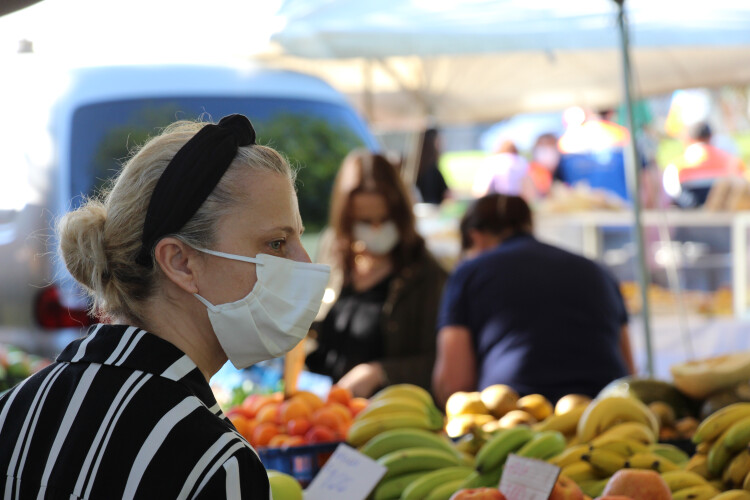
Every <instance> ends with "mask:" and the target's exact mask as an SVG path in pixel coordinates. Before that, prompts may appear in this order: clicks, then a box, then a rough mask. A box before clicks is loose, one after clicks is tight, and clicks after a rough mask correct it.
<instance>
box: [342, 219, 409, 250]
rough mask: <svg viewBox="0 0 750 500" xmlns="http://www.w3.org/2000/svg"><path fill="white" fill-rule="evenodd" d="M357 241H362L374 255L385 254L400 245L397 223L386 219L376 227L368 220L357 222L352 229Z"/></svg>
mask: <svg viewBox="0 0 750 500" xmlns="http://www.w3.org/2000/svg"><path fill="white" fill-rule="evenodd" d="M352 236H354V240H355V241H361V242H362V243H364V244H365V248H366V249H367V251H368V252H370V253H371V254H373V255H385V254H387V253H389V252H390V251H391V250H393V248H394V247H395V246H396V245H398V240H399V234H398V228H397V227H396V223H395V222H393V221H392V220H389V221H386V222H384V223H382V224H381V225H380V227H378V228H376V227H374V226H373V225H372V224H367V223H366V222H357V223H356V224H354V229H353V231H352Z"/></svg>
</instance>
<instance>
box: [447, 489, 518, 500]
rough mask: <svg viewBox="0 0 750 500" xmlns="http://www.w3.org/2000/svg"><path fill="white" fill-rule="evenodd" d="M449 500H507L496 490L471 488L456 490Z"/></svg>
mask: <svg viewBox="0 0 750 500" xmlns="http://www.w3.org/2000/svg"><path fill="white" fill-rule="evenodd" d="M450 500H508V499H507V498H506V497H505V495H503V494H502V493H501V492H500V490H498V489H497V488H471V489H464V490H458V491H457V492H455V493H454V494H453V495H452V496H451V497H450Z"/></svg>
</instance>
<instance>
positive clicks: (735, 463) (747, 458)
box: [721, 449, 750, 490]
mask: <svg viewBox="0 0 750 500" xmlns="http://www.w3.org/2000/svg"><path fill="white" fill-rule="evenodd" d="M748 473H750V450H747V449H744V450H742V451H741V452H739V453H738V454H736V455H735V456H734V457H733V458H732V460H730V461H729V465H727V466H726V467H725V468H724V473H723V474H722V476H721V479H722V481H723V482H724V487H725V488H727V489H730V490H731V489H733V488H742V483H743V482H744V481H745V476H747V474H748Z"/></svg>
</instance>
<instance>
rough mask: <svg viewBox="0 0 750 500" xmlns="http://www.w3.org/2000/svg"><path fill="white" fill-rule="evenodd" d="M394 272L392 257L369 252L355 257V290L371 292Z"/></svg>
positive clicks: (352, 280) (353, 279)
mask: <svg viewBox="0 0 750 500" xmlns="http://www.w3.org/2000/svg"><path fill="white" fill-rule="evenodd" d="M392 272H393V259H392V258H391V256H390V255H372V254H370V253H367V252H362V253H357V254H355V256H354V267H353V269H352V277H351V278H352V279H351V283H352V286H353V287H354V289H355V290H357V291H360V292H361V291H364V290H369V289H370V288H372V287H373V286H375V285H377V284H378V283H380V282H381V281H382V280H383V279H384V278H385V277H387V276H388V275H389V274H391V273H392Z"/></svg>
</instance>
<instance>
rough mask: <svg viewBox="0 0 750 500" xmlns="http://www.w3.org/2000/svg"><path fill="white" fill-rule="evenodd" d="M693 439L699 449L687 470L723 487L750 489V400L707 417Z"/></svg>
mask: <svg viewBox="0 0 750 500" xmlns="http://www.w3.org/2000/svg"><path fill="white" fill-rule="evenodd" d="M693 442H694V443H695V444H696V445H697V448H696V449H697V453H696V454H695V455H694V456H693V457H692V458H691V459H690V461H689V462H688V464H687V465H686V467H685V468H686V470H689V471H691V472H694V473H695V474H696V475H698V476H701V477H703V478H704V479H706V480H709V481H710V483H712V484H713V485H714V486H718V487H721V489H729V490H732V489H742V490H746V491H750V449H749V448H748V446H749V445H750V403H735V404H732V405H729V406H726V407H724V408H722V409H720V410H718V411H717V412H715V413H713V414H711V415H709V416H708V417H706V418H705V419H704V420H703V422H701V424H700V425H699V426H698V429H697V430H696V431H695V435H694V436H693ZM748 498H750V497H748Z"/></svg>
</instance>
